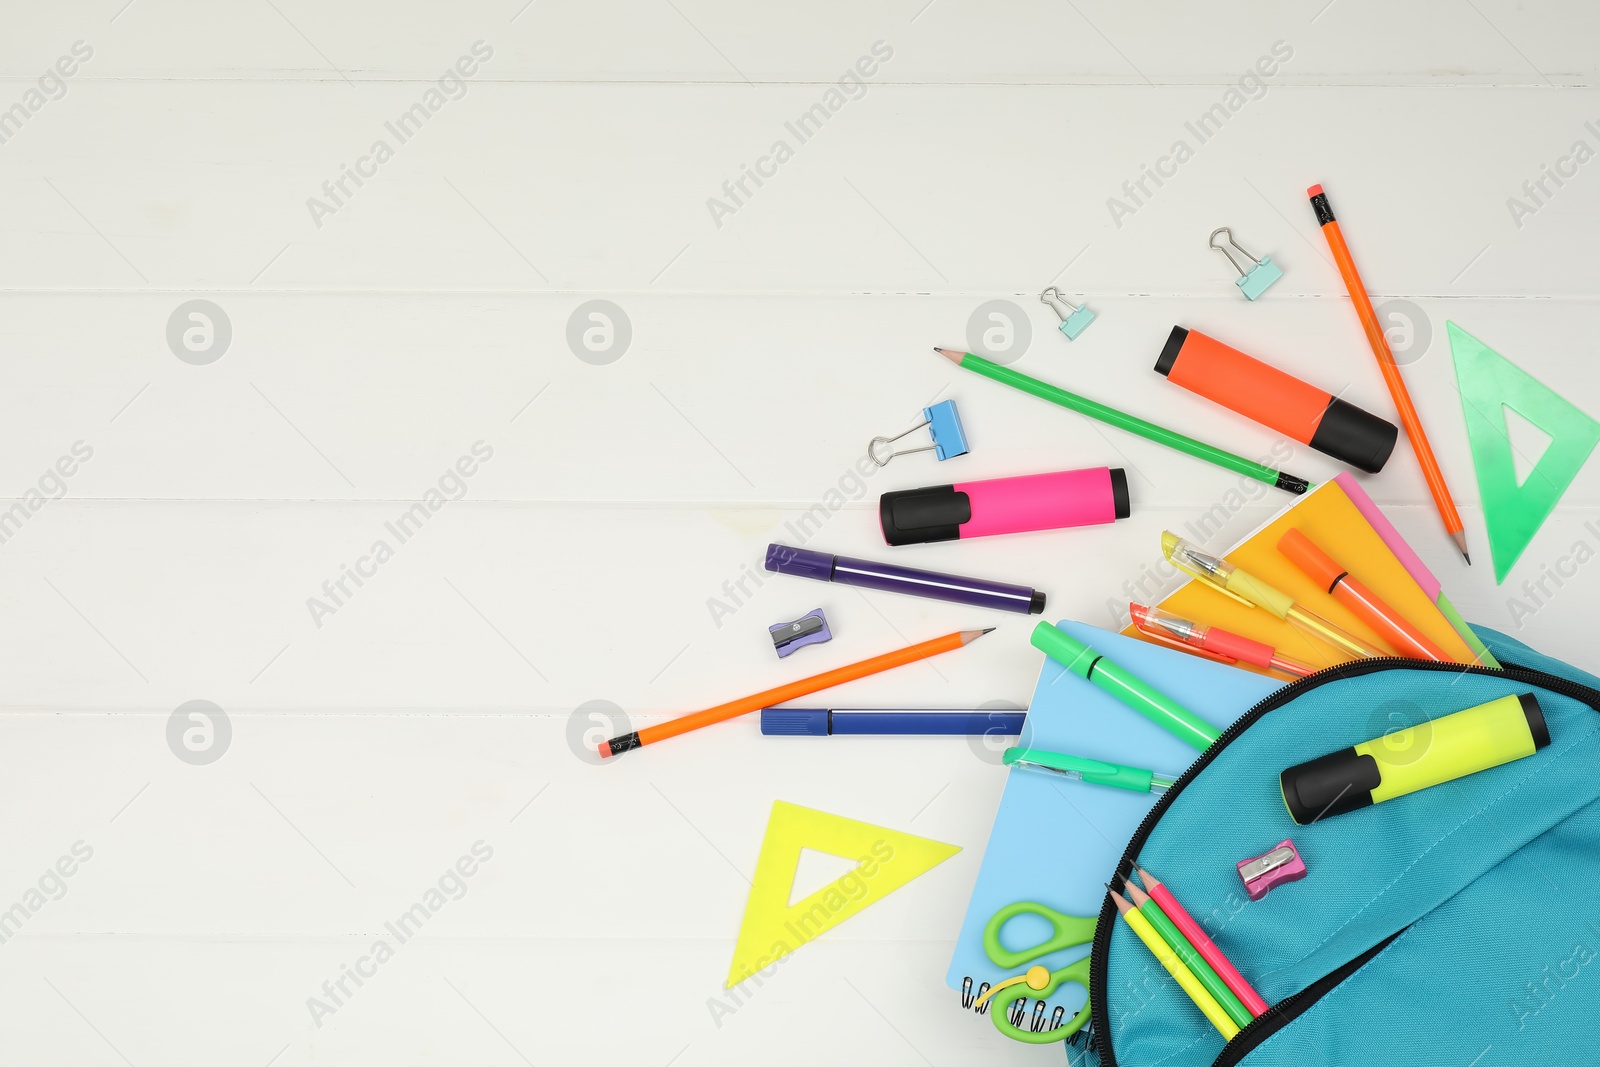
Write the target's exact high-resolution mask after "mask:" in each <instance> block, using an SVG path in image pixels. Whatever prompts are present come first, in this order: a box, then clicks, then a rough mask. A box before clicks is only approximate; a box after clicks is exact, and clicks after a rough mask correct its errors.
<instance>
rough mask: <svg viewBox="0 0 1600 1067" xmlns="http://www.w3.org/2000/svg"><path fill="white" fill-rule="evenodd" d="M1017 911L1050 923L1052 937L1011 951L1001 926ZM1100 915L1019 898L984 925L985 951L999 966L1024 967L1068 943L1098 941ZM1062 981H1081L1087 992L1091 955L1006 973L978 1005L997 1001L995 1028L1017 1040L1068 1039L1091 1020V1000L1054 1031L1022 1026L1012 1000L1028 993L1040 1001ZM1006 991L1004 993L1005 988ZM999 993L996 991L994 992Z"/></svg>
mask: <svg viewBox="0 0 1600 1067" xmlns="http://www.w3.org/2000/svg"><path fill="white" fill-rule="evenodd" d="M1018 915H1037V916H1038V917H1039V918H1041V919H1043V920H1045V921H1046V922H1048V923H1049V924H1050V930H1051V934H1050V937H1049V938H1048V939H1047V940H1045V941H1044V942H1043V943H1041V944H1038V945H1034V946H1033V947H1032V948H1025V949H1023V950H1021V951H1020V952H1013V951H1011V950H1010V949H1008V948H1006V947H1005V946H1004V945H1002V944H1001V943H1000V931H1001V930H1002V929H1003V928H1004V927H1005V925H1006V923H1008V922H1010V921H1011V920H1012V919H1014V918H1016V917H1017V916H1018ZM1096 922H1097V920H1095V919H1083V918H1079V917H1078V916H1076V915H1063V914H1061V913H1060V912H1059V911H1056V910H1055V909H1054V908H1047V907H1045V906H1044V905H1043V904H1034V903H1031V902H1029V901H1019V902H1018V903H1016V904H1010V905H1008V906H1006V907H1004V908H1001V909H1000V910H999V911H997V912H995V913H994V918H992V919H990V920H989V925H988V926H985V927H984V928H983V950H984V952H986V953H988V955H989V959H990V960H992V961H993V962H994V964H995V965H996V966H999V967H1004V968H1006V969H1007V970H1010V969H1012V968H1014V967H1021V966H1022V965H1023V964H1024V963H1027V962H1028V961H1029V960H1037V959H1042V958H1043V957H1045V956H1048V955H1050V954H1051V953H1052V952H1060V951H1061V950H1062V949H1064V948H1072V947H1073V946H1075V945H1087V944H1090V943H1092V942H1093V941H1094V928H1095V923H1096ZM1064 982H1076V983H1077V984H1078V985H1081V986H1083V992H1084V996H1085V997H1087V996H1088V994H1089V957H1088V956H1085V957H1084V958H1083V959H1081V960H1078V961H1076V962H1074V963H1069V964H1067V965H1066V966H1065V967H1063V968H1061V970H1059V971H1052V970H1050V969H1049V968H1047V967H1043V966H1040V965H1038V964H1035V965H1034V966H1032V967H1029V968H1028V971H1027V973H1026V974H1019V975H1017V976H1016V977H1015V978H1007V979H1006V980H1005V981H1003V982H1001V983H999V984H998V985H995V986H992V987H991V988H990V989H989V991H988V992H987V993H985V994H984V995H983V996H981V997H979V998H978V1001H977V1004H976V1005H975V1007H980V1008H981V1007H982V1006H983V1005H984V1003H985V1002H987V1001H990V1000H991V999H992V1000H993V1003H992V1004H990V1006H989V1017H990V1018H991V1019H993V1020H994V1027H995V1029H996V1030H999V1031H1000V1032H1001V1033H1002V1034H1005V1035H1006V1036H1007V1037H1009V1038H1011V1039H1012V1040H1013V1041H1026V1042H1027V1043H1028V1044H1030V1045H1048V1044H1050V1043H1051V1042H1053V1041H1065V1040H1066V1039H1067V1038H1069V1037H1071V1036H1072V1035H1073V1034H1075V1033H1077V1032H1078V1030H1079V1029H1080V1028H1081V1027H1082V1026H1083V1024H1084V1023H1086V1022H1088V1021H1089V1004H1088V1002H1087V1000H1085V1002H1084V1005H1083V1010H1082V1011H1080V1012H1078V1014H1077V1015H1075V1016H1073V1017H1072V1018H1071V1019H1069V1020H1067V1022H1065V1023H1063V1024H1062V1025H1060V1026H1057V1027H1055V1028H1054V1029H1050V1030H1038V1031H1033V1030H1023V1029H1020V1028H1019V1027H1017V1026H1016V1025H1015V1024H1013V1023H1012V1021H1011V1012H1010V1008H1011V1005H1012V1004H1013V1003H1014V1002H1015V1001H1017V1000H1018V999H1021V998H1025V997H1027V996H1029V995H1032V996H1036V997H1038V998H1039V999H1040V1000H1044V999H1045V998H1047V997H1049V996H1050V994H1052V993H1054V992H1055V991H1056V988H1057V987H1058V986H1060V985H1061V984H1062V983H1064ZM1002 990H1004V992H1001V991H1002ZM996 994H998V996H997V995H996Z"/></svg>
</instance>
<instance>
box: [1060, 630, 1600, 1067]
mask: <svg viewBox="0 0 1600 1067" xmlns="http://www.w3.org/2000/svg"><path fill="white" fill-rule="evenodd" d="M1476 629H1477V632H1478V633H1479V635H1480V636H1481V637H1482V638H1483V640H1484V642H1485V643H1486V644H1487V645H1488V646H1489V649H1490V650H1491V651H1492V652H1493V653H1494V656H1495V658H1497V659H1498V660H1499V661H1500V662H1501V664H1502V665H1503V669H1500V670H1496V669H1493V668H1487V667H1468V668H1463V667H1460V666H1459V665H1455V664H1444V663H1425V662H1417V661H1409V660H1404V661H1403V660H1392V659H1391V660H1366V661H1357V662H1354V663H1349V664H1345V665H1344V666H1342V667H1340V668H1336V669H1333V670H1328V671H1323V672H1320V673H1319V674H1317V675H1314V676H1312V677H1310V678H1306V679H1303V680H1301V681H1299V682H1296V683H1294V684H1291V685H1288V686H1285V687H1284V688H1283V689H1282V690H1279V691H1278V692H1277V693H1275V694H1273V695H1272V696H1270V697H1268V698H1267V699H1266V700H1264V701H1262V702H1261V703H1260V704H1258V705H1257V706H1256V707H1254V708H1252V709H1251V710H1250V711H1249V712H1247V713H1246V714H1245V715H1244V716H1243V717H1242V718H1240V719H1239V720H1238V721H1237V722H1236V723H1234V724H1233V725H1232V726H1231V727H1229V728H1228V730H1227V731H1226V732H1224V733H1223V735H1222V737H1221V738H1220V739H1218V741H1217V742H1216V743H1215V744H1213V745H1212V746H1211V747H1210V748H1209V749H1208V750H1207V751H1206V752H1205V753H1204V754H1203V755H1202V756H1201V757H1200V758H1199V759H1198V760H1196V761H1195V763H1194V764H1193V765H1191V766H1190V767H1189V769H1188V770H1187V771H1185V772H1184V774H1183V776H1182V777H1180V778H1179V779H1178V781H1177V784H1176V785H1175V786H1174V787H1173V788H1172V789H1171V790H1169V791H1168V792H1167V793H1166V794H1165V795H1164V796H1163V797H1162V798H1161V799H1160V801H1159V802H1158V803H1157V804H1156V806H1155V807H1154V808H1153V809H1152V810H1151V812H1150V815H1149V816H1148V818H1146V819H1145V821H1144V823H1143V824H1142V825H1141V826H1140V827H1139V830H1138V831H1137V832H1136V833H1135V834H1134V837H1133V839H1132V840H1131V841H1130V842H1129V843H1128V848H1127V851H1126V853H1125V854H1124V856H1123V858H1122V861H1121V865H1120V867H1119V869H1118V873H1119V874H1126V873H1129V872H1130V871H1131V869H1132V865H1133V863H1134V862H1135V861H1137V862H1138V863H1140V864H1141V865H1142V866H1144V867H1147V868H1149V869H1150V871H1151V872H1152V873H1154V874H1156V875H1157V876H1158V877H1160V878H1161V880H1162V881H1163V882H1165V883H1166V884H1167V885H1168V887H1169V888H1171V889H1172V890H1173V891H1174V892H1175V893H1176V894H1177V895H1178V897H1179V899H1180V900H1181V901H1182V902H1183V903H1184V905H1185V906H1186V907H1187V908H1188V910H1189V911H1190V912H1191V913H1192V914H1193V916H1194V918H1195V919H1196V920H1197V921H1198V922H1199V923H1200V924H1201V925H1202V926H1204V927H1205V928H1206V932H1207V933H1208V934H1209V935H1210V937H1211V938H1212V939H1213V940H1214V941H1215V942H1216V943H1217V945H1218V947H1219V948H1221V949H1222V951H1223V952H1224V953H1226V954H1227V955H1228V957H1229V958H1230V959H1231V960H1232V961H1233V962H1234V964H1235V965H1237V966H1238V968H1239V969H1240V971H1242V972H1243V973H1244V975H1245V977H1246V979H1247V980H1249V981H1250V983H1251V985H1252V986H1254V988H1255V989H1256V991H1257V992H1259V993H1260V994H1261V996H1262V997H1263V998H1264V999H1265V1000H1266V1001H1267V1003H1268V1004H1269V1005H1271V1007H1270V1009H1269V1010H1268V1011H1267V1013H1266V1014H1264V1015H1262V1016H1261V1017H1260V1018H1257V1019H1256V1020H1254V1021H1253V1022H1251V1023H1250V1025H1249V1026H1247V1027H1245V1028H1244V1029H1243V1030H1241V1031H1240V1032H1239V1034H1238V1036H1236V1037H1235V1038H1233V1040H1231V1041H1227V1042H1224V1041H1223V1038H1222V1035H1221V1034H1219V1033H1218V1032H1217V1031H1216V1030H1215V1029H1214V1028H1212V1027H1211V1026H1210V1025H1209V1024H1208V1023H1207V1022H1206V1020H1205V1018H1204V1017H1203V1016H1202V1015H1201V1014H1200V1012H1199V1011H1198V1010H1196V1008H1195V1007H1194V1005H1193V1004H1192V1003H1191V1002H1189V1001H1188V1000H1187V999H1186V998H1185V996H1184V994H1183V992H1182V991H1181V990H1179V989H1178V988H1177V985H1176V983H1174V982H1173V981H1172V979H1171V978H1170V977H1169V976H1168V975H1167V974H1166V972H1165V971H1163V970H1162V969H1161V966H1160V965H1159V964H1158V963H1157V962H1156V960H1155V958H1154V957H1153V956H1152V955H1151V954H1150V952H1149V951H1148V950H1147V949H1146V948H1145V946H1144V945H1143V944H1141V943H1140V942H1139V941H1138V939H1137V938H1136V937H1135V936H1134V934H1133V932H1132V931H1131V930H1130V929H1129V928H1128V926H1127V924H1126V923H1124V922H1120V921H1119V920H1118V919H1117V915H1116V911H1115V909H1114V908H1113V907H1112V904H1111V902H1110V900H1109V898H1108V899H1107V902H1106V905H1105V907H1104V909H1102V911H1101V913H1100V918H1099V925H1098V927H1097V932H1096V937H1095V941H1094V948H1093V952H1092V957H1091V960H1092V962H1091V964H1090V971H1091V978H1090V981H1091V984H1092V987H1093V988H1092V989H1091V991H1090V1003H1091V1004H1092V1005H1093V1008H1092V1017H1091V1021H1090V1024H1089V1025H1088V1026H1087V1027H1085V1028H1084V1029H1083V1030H1082V1031H1080V1033H1079V1034H1077V1035H1075V1037H1074V1040H1072V1041H1071V1042H1069V1043H1068V1045H1067V1055H1068V1059H1069V1061H1070V1062H1072V1063H1073V1064H1084V1065H1090V1067H1092V1065H1094V1064H1096V1063H1098V1065H1099V1067H1195V1065H1210V1067H1233V1065H1235V1064H1238V1065H1243V1067H1280V1065H1281V1067H1316V1065H1330V1067H1335V1065H1336V1067H1347V1065H1361V1067H1388V1065H1402V1064H1403V1065H1406V1067H1413V1065H1432V1064H1438V1065H1441V1067H1502V1065H1508V1064H1516V1065H1523V1064H1541V1065H1544V1064H1552V1065H1563V1064H1574V1065H1576V1064H1594V1063H1600V1052H1597V1051H1595V1047H1596V1043H1597V1041H1596V1033H1595V1031H1596V1029H1597V1028H1600V962H1597V957H1600V804H1597V803H1596V802H1595V801H1596V799H1597V798H1600V678H1596V677H1595V676H1593V675H1590V674H1587V673H1585V672H1583V671H1580V670H1577V669H1575V668H1573V667H1569V666H1568V665H1567V664H1565V663H1561V662H1558V661H1556V660H1553V659H1550V658H1549V657H1547V656H1543V655H1540V654H1539V653H1537V652H1535V651H1533V650H1532V649H1531V648H1529V647H1527V646H1526V645H1524V644H1522V643H1521V642H1518V641H1515V640H1512V639H1511V638H1509V637H1506V636H1505V635H1503V634H1500V633H1496V632H1495V631H1493V630H1488V629H1484V628H1482V627H1478V628H1476ZM1529 691H1531V692H1533V693H1535V694H1536V695H1537V696H1538V698H1539V702H1540V704H1541V706H1542V707H1543V710H1544V715H1545V720H1546V722H1547V723H1548V725H1549V727H1550V737H1551V743H1550V745H1549V746H1548V747H1546V748H1544V749H1541V750H1540V751H1538V752H1536V753H1535V754H1533V755H1532V756H1529V757H1527V758H1525V759H1521V760H1517V761H1515V762H1513V763H1509V764H1506V765H1504V766H1501V767H1497V768H1494V769H1493V770H1488V771H1483V772H1480V773H1478V774H1474V775H1471V776H1469V777H1466V778H1462V779H1458V780H1456V781H1454V782H1449V783H1446V784H1444V785H1439V786H1435V787H1433V788H1431V789H1425V790H1423V791H1421V792H1418V793H1413V794H1411V795H1410V796H1405V797H1400V798H1397V799H1395V800H1393V801H1390V802H1389V803H1386V804H1378V805H1375V806H1373V807H1369V808H1363V809H1361V810H1358V811H1353V812H1349V813H1346V814H1343V815H1339V816H1336V817H1331V818H1328V819H1324V820H1322V821H1319V822H1316V823H1313V824H1312V825H1309V826H1297V825H1295V823H1294V822H1293V821H1291V820H1290V818H1289V815H1288V813H1287V812H1286V811H1285V809H1284V805H1283V799H1282V797H1281V796H1280V794H1279V788H1278V773H1279V772H1280V771H1282V770H1283V769H1284V768H1286V767H1290V766H1293V765H1295V764H1299V763H1303V762H1305V761H1306V760H1309V759H1313V758H1315V757H1317V756H1321V755H1324V754H1326V753H1329V752H1333V751H1335V750H1337V749H1340V748H1344V747H1346V746H1349V745H1352V744H1356V743H1358V742H1361V741H1364V740H1367V739H1369V738H1373V737H1378V736H1381V735H1383V734H1385V733H1389V732H1393V731H1395V730H1399V729H1404V728H1405V727H1407V726H1410V725H1414V724H1416V723H1417V722H1419V721H1422V720H1425V719H1428V718H1434V717H1437V716H1439V715H1442V714H1447V713H1449V712H1452V711H1458V710H1460V709H1462V708H1467V707H1471V706H1473V705H1475V704H1481V703H1483V702H1485V701H1488V700H1492V699H1494V698H1496V697H1501V696H1506V695H1508V694H1513V693H1523V692H1529ZM1284 838H1291V839H1293V841H1294V843H1295V845H1296V847H1297V848H1298V849H1299V850H1300V853H1301V855H1302V856H1303V857H1304V859H1305V862H1306V866H1307V868H1308V873H1307V875H1306V877H1305V878H1304V879H1302V880H1301V881H1298V882H1293V883H1289V884H1285V885H1281V886H1279V887H1277V888H1276V889H1274V890H1272V891H1271V892H1270V893H1268V894H1267V895H1266V896H1265V897H1264V898H1262V899H1261V900H1258V901H1252V900H1250V899H1249V898H1248V897H1247V896H1246V894H1245V892H1244V887H1243V886H1242V884H1241V883H1240V880H1239V875H1238V873H1237V871H1236V870H1235V867H1234V865H1235V863H1236V862H1237V861H1238V860H1240V859H1244V858H1246V857H1249V856H1255V855H1259V854H1261V853H1263V852H1266V851H1267V850H1268V849H1270V848H1272V847H1273V846H1274V845H1276V844H1277V843H1278V842H1279V841H1282V840H1283V839H1284ZM1108 873H1109V872H1108Z"/></svg>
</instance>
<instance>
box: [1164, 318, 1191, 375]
mask: <svg viewBox="0 0 1600 1067" xmlns="http://www.w3.org/2000/svg"><path fill="white" fill-rule="evenodd" d="M1188 339H1189V331H1188V330H1185V329H1184V328H1183V327H1182V326H1174V327H1173V328H1172V332H1171V333H1169V334H1167V343H1166V345H1165V346H1163V347H1162V349H1161V356H1160V357H1159V358H1158V359H1157V360H1156V373H1157V374H1159V375H1161V376H1162V377H1166V376H1167V375H1168V374H1170V373H1172V365H1173V364H1174V363H1176V362H1178V349H1180V348H1182V347H1183V342H1185V341H1187V340H1188Z"/></svg>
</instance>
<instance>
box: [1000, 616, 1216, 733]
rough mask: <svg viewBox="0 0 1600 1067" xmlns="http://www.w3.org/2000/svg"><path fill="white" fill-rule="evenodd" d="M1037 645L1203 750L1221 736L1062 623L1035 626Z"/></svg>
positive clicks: (1078, 674) (1035, 643)
mask: <svg viewBox="0 0 1600 1067" xmlns="http://www.w3.org/2000/svg"><path fill="white" fill-rule="evenodd" d="M1031 640H1032V642H1033V647H1034V648H1037V649H1038V650H1039V651H1040V652H1043V653H1044V654H1045V655H1047V656H1049V657H1050V658H1051V659H1053V660H1055V661H1056V662H1057V663H1059V664H1061V665H1062V666H1064V667H1066V668H1067V670H1069V671H1071V672H1072V673H1073V674H1076V675H1077V676H1078V677H1080V678H1082V679H1084V680H1085V681H1089V682H1093V683H1094V684H1095V685H1097V686H1099V687H1100V688H1101V689H1104V690H1105V691H1106V692H1108V693H1110V694H1111V695H1112V696H1114V697H1116V698H1117V699H1118V700H1120V701H1122V702H1123V703H1124V704H1126V705H1128V707H1130V708H1132V709H1133V710H1134V711H1137V712H1138V713H1139V714H1140V715H1143V716H1144V717H1145V718H1147V719H1149V720H1150V721H1151V722H1153V723H1155V724H1156V725H1157V726H1160V727H1162V728H1163V729H1165V730H1169V731H1171V732H1172V733H1174V734H1176V735H1177V736H1178V737H1181V738H1183V739H1184V740H1185V741H1187V742H1189V744H1191V745H1193V746H1194V747H1195V748H1198V749H1200V750H1201V751H1202V752H1203V751H1205V749H1207V748H1208V747H1210V745H1211V742H1213V741H1215V740H1216V739H1217V737H1218V736H1220V735H1219V734H1218V731H1217V729H1216V728H1215V727H1214V726H1212V725H1211V724H1210V723H1208V722H1206V721H1205V720H1204V719H1202V718H1201V717H1200V716H1198V715H1196V714H1195V713H1194V712H1192V711H1190V710H1189V709H1188V708H1186V707H1184V706H1183V705H1182V704H1180V703H1178V702H1177V701H1176V700H1173V699H1172V698H1171V697H1169V696H1167V694H1165V693H1163V692H1162V691H1161V690H1159V689H1157V688H1156V687H1155V686H1153V685H1150V684H1148V683H1147V682H1145V681H1143V680H1141V679H1140V678H1139V677H1138V676H1137V675H1134V674H1131V673H1129V672H1128V671H1127V670H1126V669H1125V668H1123V667H1119V666H1117V665H1116V664H1115V663H1112V662H1111V661H1110V660H1108V659H1106V658H1105V657H1104V656H1102V655H1100V654H1099V653H1098V652H1096V651H1095V650H1094V649H1092V648H1090V647H1089V646H1088V645H1086V644H1084V643H1083V642H1082V641H1079V640H1078V639H1077V638H1076V637H1073V636H1072V635H1071V634H1069V633H1067V632H1066V631H1065V630H1062V629H1061V628H1060V627H1059V626H1055V625H1052V624H1051V623H1048V622H1041V623H1040V624H1039V625H1038V626H1035V627H1034V628H1033V637H1032V638H1031Z"/></svg>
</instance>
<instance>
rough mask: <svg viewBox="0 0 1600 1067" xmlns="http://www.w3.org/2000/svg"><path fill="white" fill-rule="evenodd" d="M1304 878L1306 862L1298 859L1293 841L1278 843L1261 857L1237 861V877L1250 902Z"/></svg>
mask: <svg viewBox="0 0 1600 1067" xmlns="http://www.w3.org/2000/svg"><path fill="white" fill-rule="evenodd" d="M1305 876H1306V861H1305V860H1303V859H1301V858H1300V853H1299V851H1297V850H1296V849H1295V847H1294V842H1293V841H1280V842H1278V844H1276V845H1274V846H1273V847H1272V849H1271V851H1269V852H1267V853H1265V854H1263V855H1260V856H1254V857H1251V858H1250V859H1247V860H1240V861H1239V877H1240V878H1241V879H1242V880H1243V881H1244V891H1245V892H1246V893H1249V894H1250V899H1251V900H1260V899H1261V898H1262V897H1264V896H1266V895H1267V894H1268V893H1269V892H1271V891H1272V890H1273V889H1276V888H1277V887H1278V886H1280V885H1283V884H1284V883H1286V882H1298V881H1299V880H1300V879H1302V878H1304V877H1305Z"/></svg>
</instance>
